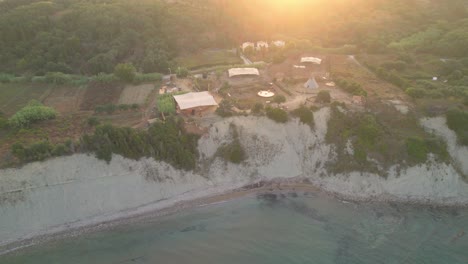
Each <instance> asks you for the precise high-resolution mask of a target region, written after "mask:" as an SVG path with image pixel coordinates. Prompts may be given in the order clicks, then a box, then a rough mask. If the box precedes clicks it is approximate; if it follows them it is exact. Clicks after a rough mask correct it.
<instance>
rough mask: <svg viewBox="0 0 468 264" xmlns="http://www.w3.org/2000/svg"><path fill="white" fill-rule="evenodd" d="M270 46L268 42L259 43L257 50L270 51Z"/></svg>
mask: <svg viewBox="0 0 468 264" xmlns="http://www.w3.org/2000/svg"><path fill="white" fill-rule="evenodd" d="M269 47H270V46H269V45H268V42H266V41H257V50H260V49H262V48H265V49H268V48H269Z"/></svg>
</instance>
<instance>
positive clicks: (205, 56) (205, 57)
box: [177, 50, 242, 70]
mask: <svg viewBox="0 0 468 264" xmlns="http://www.w3.org/2000/svg"><path fill="white" fill-rule="evenodd" d="M177 63H178V64H179V65H181V66H182V67H186V68H188V69H192V70H194V69H198V68H203V67H209V66H216V65H225V64H227V65H230V64H239V63H242V60H241V59H240V57H239V56H237V55H236V53H235V52H232V51H228V50H206V51H201V52H198V53H194V54H190V55H187V56H181V57H179V58H177Z"/></svg>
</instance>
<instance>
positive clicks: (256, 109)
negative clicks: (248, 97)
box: [252, 103, 263, 114]
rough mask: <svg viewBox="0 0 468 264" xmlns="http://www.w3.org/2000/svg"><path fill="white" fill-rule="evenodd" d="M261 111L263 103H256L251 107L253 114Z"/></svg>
mask: <svg viewBox="0 0 468 264" xmlns="http://www.w3.org/2000/svg"><path fill="white" fill-rule="evenodd" d="M262 111H263V104H262V103H256V104H255V105H254V106H253V107H252V113H254V114H259V113H261V112H262Z"/></svg>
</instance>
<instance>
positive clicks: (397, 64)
mask: <svg viewBox="0 0 468 264" xmlns="http://www.w3.org/2000/svg"><path fill="white" fill-rule="evenodd" d="M380 66H381V67H382V68H385V69H387V70H397V71H403V70H405V69H406V62H404V61H387V62H384V63H382V64H381V65H380Z"/></svg>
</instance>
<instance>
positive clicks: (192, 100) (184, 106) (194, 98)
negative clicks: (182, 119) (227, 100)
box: [174, 92, 218, 114]
mask: <svg viewBox="0 0 468 264" xmlns="http://www.w3.org/2000/svg"><path fill="white" fill-rule="evenodd" d="M174 100H175V101H176V103H177V107H178V109H179V110H181V111H183V112H186V113H187V112H190V111H191V112H192V114H193V113H195V110H198V111H202V110H203V109H205V108H206V107H210V106H217V105H218V103H216V100H215V99H214V97H213V96H212V95H211V94H210V93H209V92H198V93H186V94H181V95H174Z"/></svg>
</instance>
